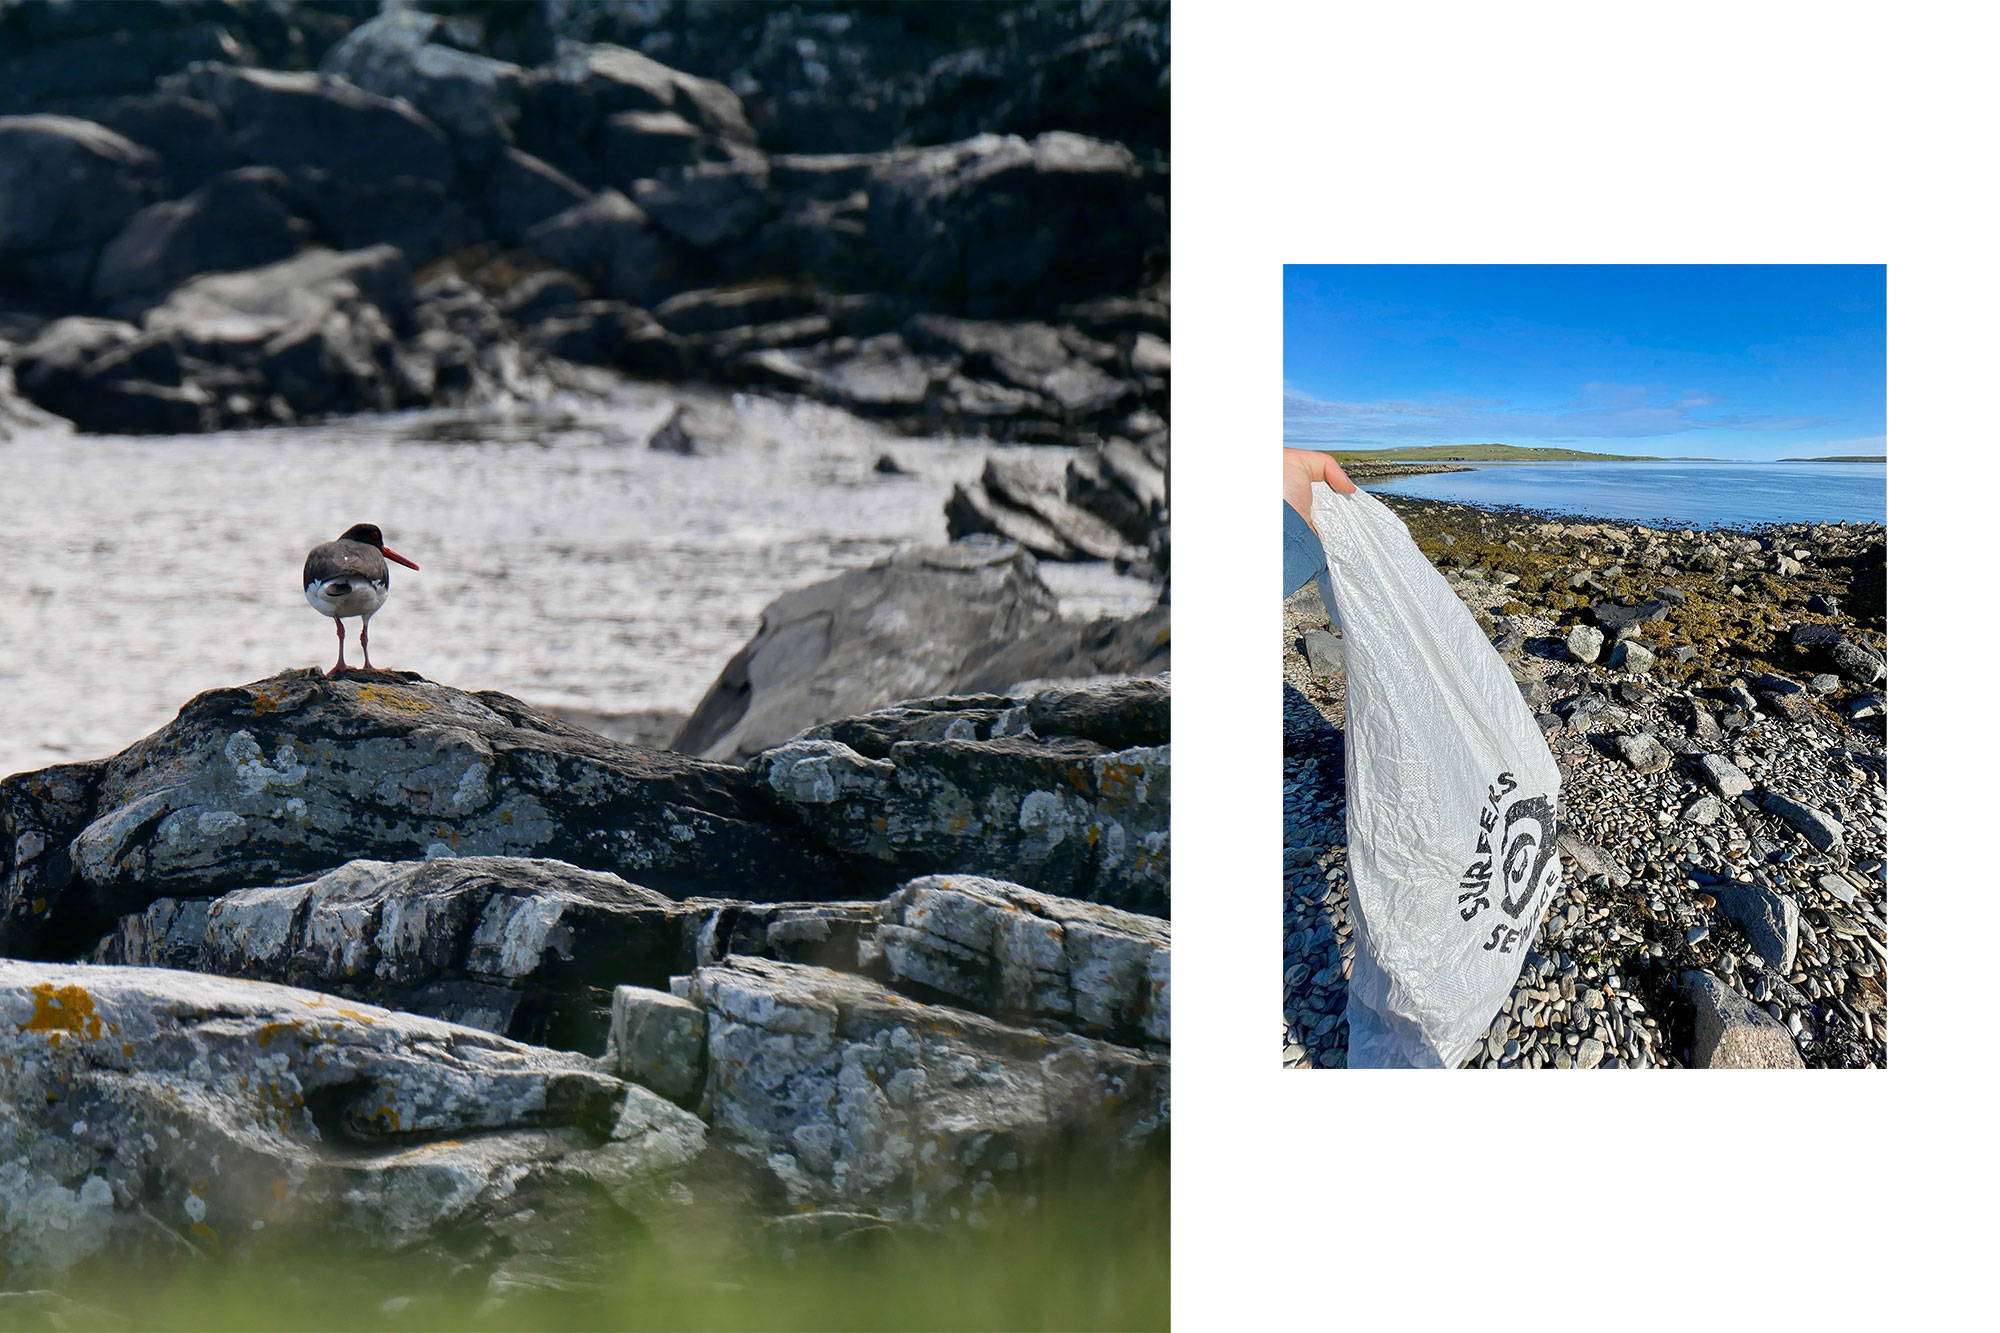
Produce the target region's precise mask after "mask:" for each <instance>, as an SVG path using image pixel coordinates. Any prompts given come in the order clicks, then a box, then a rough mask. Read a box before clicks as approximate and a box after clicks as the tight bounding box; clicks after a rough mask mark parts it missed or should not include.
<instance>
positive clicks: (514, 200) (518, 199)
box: [479, 148, 590, 300]
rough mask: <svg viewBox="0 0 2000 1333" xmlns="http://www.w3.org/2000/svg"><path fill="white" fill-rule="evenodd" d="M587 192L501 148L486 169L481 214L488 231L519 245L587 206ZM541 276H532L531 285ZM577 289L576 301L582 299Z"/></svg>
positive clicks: (529, 158)
mask: <svg viewBox="0 0 2000 1333" xmlns="http://www.w3.org/2000/svg"><path fill="white" fill-rule="evenodd" d="M589 199H590V191H588V190H586V189H584V188H583V186H581V185H579V184H577V182H576V181H574V180H572V179H570V178H569V177H568V176H566V175H564V174H563V173H562V172H560V171H558V170H556V169H555V168H554V167H552V166H550V165H549V164H548V163H546V162H544V161H542V160H541V159H540V158H538V157H534V156H532V155H530V154H528V153H524V152H522V151H521V150H520V149H518V148H504V149H502V150H501V151H500V152H499V153H498V154H497V155H496V156H495V158H494V159H493V161H492V163H491V164H490V165H489V166H488V168H487V171H486V176H485V183H484V187H483V188H482V189H481V191H480V196H479V201H480V215H481V216H482V217H483V218H484V219H485V222H486V226H487V229H488V230H489V231H491V232H492V233H493V235H494V236H496V237H497V238H499V239H500V240H501V241H502V242H504V243H506V244H508V245H521V244H523V243H524V242H525V241H526V240H527V237H528V233H529V232H531V231H533V230H534V229H535V228H536V227H537V226H539V225H541V224H542V223H544V222H547V221H549V220H550V219H551V218H554V217H556V216H557V215H559V214H562V213H566V212H568V211H569V210H570V209H572V208H576V207H578V206H579V205H581V204H584V203H587V202H588V201H589ZM541 276H543V275H540V274H537V275H531V276H530V277H527V278H523V279H522V281H523V282H533V281H535V280H536V278H538V277H541ZM582 296H583V293H582V292H581V291H580V290H579V292H578V294H577V297H576V298H575V299H579V300H580V299H582Z"/></svg>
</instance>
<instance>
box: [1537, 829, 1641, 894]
mask: <svg viewBox="0 0 2000 1333" xmlns="http://www.w3.org/2000/svg"><path fill="white" fill-rule="evenodd" d="M1556 850H1558V851H1559V852H1561V853H1562V854H1563V855H1564V856H1567V857H1568V858H1569V859H1570V861H1571V862H1572V863H1574V864H1575V866H1576V869H1577V874H1578V875H1579V876H1581V877H1583V878H1589V877H1590V876H1592V875H1602V876H1604V877H1605V878H1606V879H1608V880H1610V881H1611V883H1612V884H1613V885H1615V886H1617V887H1619V888H1623V887H1624V886H1625V885H1627V884H1630V883H1631V882H1632V877H1631V876H1630V875H1628V874H1626V873H1625V869H1624V867H1622V866H1620V865H1619V864H1618V862H1617V861H1616V860H1614V859H1613V858H1612V856H1611V853H1609V852H1607V851H1605V850H1604V849H1603V848H1602V847H1599V846H1597V845H1596V844H1594V843H1588V842H1585V841H1584V840H1583V839H1581V838H1579V837H1577V836H1576V835H1575V834H1573V833H1562V834H1558V835H1557V837H1556Z"/></svg>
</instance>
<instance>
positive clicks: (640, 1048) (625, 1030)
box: [606, 986, 708, 1105]
mask: <svg viewBox="0 0 2000 1333" xmlns="http://www.w3.org/2000/svg"><path fill="white" fill-rule="evenodd" d="M707 1050H708V1014H707V1013H706V1012H705V1011H703V1010H702V1009H701V1007H700V1006H698V1005H695V1004H692V1003H690V1002H689V1001H687V1000H683V999H681V998H680V997H679V996H678V995H672V994H669V993H668V992H666V991H657V990H647V989H646V988H645V987H643V986H620V987H619V988H618V989H617V990H616V991H614V992H613V993H612V997H611V1044H610V1047H609V1049H608V1050H607V1051H606V1055H607V1057H608V1058H609V1060H610V1063H611V1068H612V1070H613V1072H615V1073H616V1074H617V1075H618V1077H620V1078H624V1079H630V1080H631V1081H632V1082H634V1083H639V1084H643V1085H644V1086H646V1087H648V1088H651V1089H652V1090H653V1091H654V1092H657V1093H659V1094H660V1095H661V1096H662V1097H665V1098H668V1099H669V1100H671V1101H676V1102H680V1103H682V1104H684V1105H685V1104H686V1103H688V1102H691V1101H693V1100H694V1099H695V1098H697V1097H699V1096H700V1095H701V1085H702V1079H703V1076H704V1075H705V1074H706V1072H707V1069H706V1065H707V1058H706V1057H707Z"/></svg>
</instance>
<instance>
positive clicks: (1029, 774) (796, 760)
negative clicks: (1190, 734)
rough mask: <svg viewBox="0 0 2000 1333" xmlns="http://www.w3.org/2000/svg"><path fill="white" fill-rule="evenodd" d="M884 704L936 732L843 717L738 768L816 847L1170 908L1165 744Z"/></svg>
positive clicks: (1144, 907)
mask: <svg viewBox="0 0 2000 1333" xmlns="http://www.w3.org/2000/svg"><path fill="white" fill-rule="evenodd" d="M927 702H928V703H930V704H932V705H936V704H939V703H944V702H947V701H938V700H933V701H927ZM885 711H886V712H888V713H890V714H892V715H901V716H900V717H899V718H898V719H897V720H898V721H900V722H901V723H902V724H903V727H902V729H905V730H907V729H913V728H914V727H916V726H920V725H926V724H928V725H930V726H940V725H941V727H942V729H943V734H941V735H933V737H931V738H927V739H909V740H905V739H901V738H900V737H899V736H898V735H897V731H896V729H886V728H870V727H869V726H868V725H867V722H868V719H866V718H859V719H849V720H847V721H845V722H842V723H835V724H832V725H830V726H828V727H825V728H818V729H816V730H815V731H814V732H813V733H809V734H808V735H807V736H806V737H802V738H800V739H799V740H795V741H790V742H788V743H786V744H784V745H780V746H777V747H776V748H774V749H771V750H767V751H765V752H764V753H763V754H760V755H758V756H757V757H756V758H755V759H753V760H751V762H750V770H751V772H753V773H754V774H756V775H757V776H758V778H760V779H761V780H762V781H763V782H764V783H765V784H766V786H768V787H769V789H770V790H771V792H772V793H773V794H774V795H776V796H777V798H778V799H779V800H781V801H783V802H785V803H786V804H787V805H789V806H790V807H791V808H792V809H793V811H794V812H795V813H796V815H797V817H798V818H799V819H800V820H801V821H802V822H803V823H804V824H805V825H806V826H807V827H808V828H810V829H812V830H813V832H814V833H815V834H817V835H818V836H819V837H820V838H822V839H823V840H825V842H826V843H827V844H829V845H830V846H833V847H836V848H838V849H840V850H841V851H843V852H846V853H848V854H850V855H854V856H858V857H862V858H866V859H868V860H871V861H875V862H878V863H880V864H881V865H883V866H885V867H889V868H892V869H894V870H896V871H899V872H901V873H903V874H922V873H926V872H958V873H965V874H973V875H992V876H995V877H998V878H1003V879H1007V880H1011V881H1014V882H1016V883H1019V884H1023V885H1026V886H1027V887H1029V888H1033V889H1038V890H1040V891H1041V892H1044V893H1053V894H1059V895H1061V896H1063V897H1068V898H1082V899H1086V900H1088V901H1091V902H1098V903H1106V904H1109V905H1111V906H1114V907H1123V908H1126V909H1128V910H1131V911H1137V912H1145V913H1147V914H1149V915H1153V916H1161V917H1164V916H1168V915H1169V914H1170V907H1169V904H1168V889H1167V880H1168V873H1167V872H1168V852H1167V848H1168V836H1167V835H1168V788H1169V776H1168V775H1169V768H1170V760H1171V747H1169V746H1168V745H1166V744H1164V743H1162V744H1150V745H1137V746H1132V747H1130V748H1126V749H1118V750H1112V749H1108V748H1106V747H1105V746H1103V745H1099V744H1097V743H1096V742H1094V741H1091V740H1087V739H1084V738H1082V737H1075V736H1055V737H1048V738H1045V737H1042V736H1040V735H1038V734H1036V732H1035V731H1033V730H1031V729H1030V724H1029V723H1028V721H1027V720H1026V719H1025V717H1024V713H1025V712H1026V710H1024V709H1016V708H1009V709H1007V710H1005V711H1000V712H997V714H996V712H995V710H991V709H986V708H973V709H952V708H931V709H929V710H919V709H913V708H911V707H910V706H907V705H906V706H904V707H902V708H898V709H891V710H885ZM912 713H919V714H926V713H927V715H920V716H917V717H915V718H912V717H911V716H910V715H911V714H912ZM836 736H839V737H844V738H845V739H834V737H836Z"/></svg>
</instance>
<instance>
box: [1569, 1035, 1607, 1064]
mask: <svg viewBox="0 0 2000 1333" xmlns="http://www.w3.org/2000/svg"><path fill="white" fill-rule="evenodd" d="M1604 1055H1605V1048H1604V1043H1603V1042H1602V1041H1599V1040H1598V1039H1597V1038H1596V1037H1585V1038H1584V1039H1583V1040H1582V1041H1581V1042H1579V1043H1578V1044H1577V1048H1576V1067H1577V1068H1578V1069H1595V1068H1597V1067H1598V1066H1599V1065H1601V1064H1603V1063H1604Z"/></svg>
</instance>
